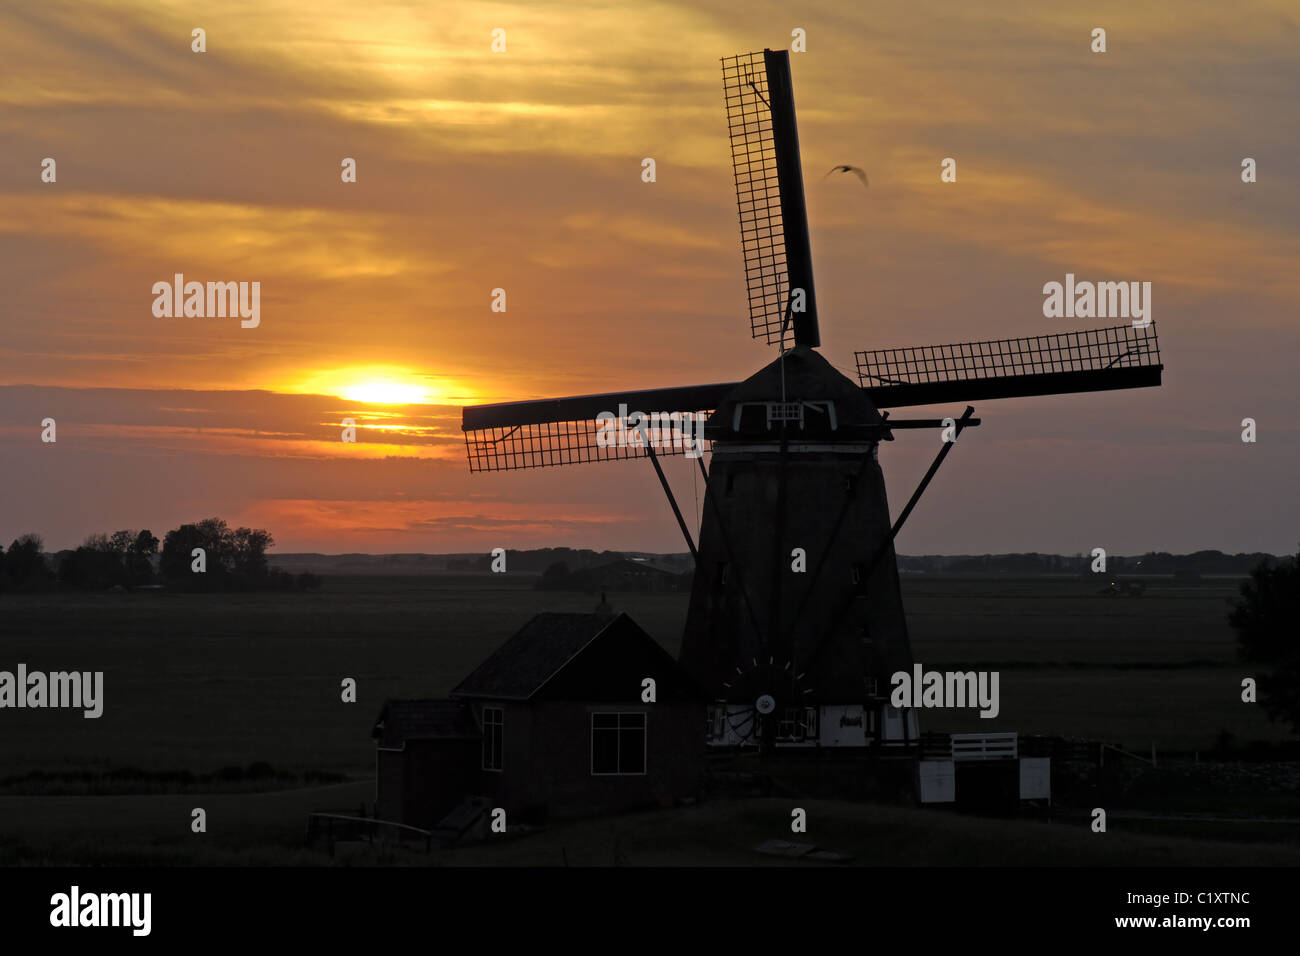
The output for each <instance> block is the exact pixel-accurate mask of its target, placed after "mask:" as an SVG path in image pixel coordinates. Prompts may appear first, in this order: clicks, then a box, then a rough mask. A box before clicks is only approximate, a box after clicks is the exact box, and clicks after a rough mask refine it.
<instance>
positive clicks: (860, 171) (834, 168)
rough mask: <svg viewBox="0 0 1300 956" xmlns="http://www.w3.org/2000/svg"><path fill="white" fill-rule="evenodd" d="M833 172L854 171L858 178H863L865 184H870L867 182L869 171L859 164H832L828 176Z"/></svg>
mask: <svg viewBox="0 0 1300 956" xmlns="http://www.w3.org/2000/svg"><path fill="white" fill-rule="evenodd" d="M831 173H852V174H853V175H854V176H857V177H858V179H860V180H862V185H863V186H868V185H869V184H868V183H867V171H866V170H865V169H862V168H860V167H858V166H832V167H831V170H830V172H828V173H827V174H826V176H829V175H830V174H831ZM826 176H823V177H822V179H823V180H824V179H825V178H826Z"/></svg>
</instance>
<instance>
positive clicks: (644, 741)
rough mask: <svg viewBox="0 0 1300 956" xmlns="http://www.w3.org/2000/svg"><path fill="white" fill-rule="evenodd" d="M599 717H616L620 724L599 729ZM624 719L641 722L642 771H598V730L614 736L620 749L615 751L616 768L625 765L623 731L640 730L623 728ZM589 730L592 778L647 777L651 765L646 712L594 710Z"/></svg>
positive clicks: (589, 761)
mask: <svg viewBox="0 0 1300 956" xmlns="http://www.w3.org/2000/svg"><path fill="white" fill-rule="evenodd" d="M597 717H616V718H618V723H617V724H616V725H615V726H614V727H599V728H598V727H597V726H596V718H597ZM624 717H636V718H639V719H640V721H641V726H640V728H639V729H640V731H641V769H640V770H615V771H613V772H610V771H598V770H597V769H596V731H597V730H600V731H602V732H604V733H613V734H614V739H615V741H616V742H617V745H618V749H616V750H615V751H614V753H615V757H614V762H615V765H616V766H619V767H621V766H622V765H623V760H622V757H623V750H622V747H623V739H622V735H623V731H624V730H633V729H638V728H632V727H627V728H625V727H624V726H623V718H624ZM588 728H589V736H588V738H587V739H588V746H589V748H590V757H589V759H588V761H587V764H588V766H589V767H590V769H591V776H593V777H644V776H645V775H646V773H647V772H648V769H649V763H650V717H649V715H648V714H647V713H646V712H645V711H643V710H593V711H591V712H590V714H589V720H588Z"/></svg>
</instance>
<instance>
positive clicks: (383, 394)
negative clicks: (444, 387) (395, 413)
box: [339, 380, 431, 405]
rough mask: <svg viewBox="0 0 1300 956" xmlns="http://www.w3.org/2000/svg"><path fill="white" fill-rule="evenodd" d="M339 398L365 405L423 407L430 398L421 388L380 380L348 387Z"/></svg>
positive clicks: (340, 393) (341, 392)
mask: <svg viewBox="0 0 1300 956" xmlns="http://www.w3.org/2000/svg"><path fill="white" fill-rule="evenodd" d="M339 397H341V398H346V399H347V400H348V401H350V402H364V403H365V404H367V405H423V404H428V403H429V402H430V398H431V397H430V395H429V393H428V391H427V390H426V389H425V388H424V387H423V386H420V385H409V384H406V383H403V382H391V381H382V380H380V381H368V382H359V383H357V384H356V385H349V386H348V387H347V388H344V389H342V390H341V391H340V392H339Z"/></svg>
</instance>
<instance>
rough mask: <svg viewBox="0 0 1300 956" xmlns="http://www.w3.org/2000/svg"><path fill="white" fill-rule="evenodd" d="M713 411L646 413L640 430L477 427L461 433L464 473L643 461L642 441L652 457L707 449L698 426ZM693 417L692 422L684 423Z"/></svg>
mask: <svg viewBox="0 0 1300 956" xmlns="http://www.w3.org/2000/svg"><path fill="white" fill-rule="evenodd" d="M711 414H713V410H712V409H709V410H707V411H706V410H701V411H696V412H658V413H650V414H649V417H648V420H647V421H646V423H645V428H644V430H641V429H638V428H637V427H636V423H635V422H629V421H628V420H627V419H624V420H622V422H621V425H622V427H621V428H620V420H619V419H617V418H613V419H609V420H606V421H603V422H602V421H598V420H594V419H588V420H585V421H571V422H541V423H537V424H529V425H512V426H506V427H494V428H481V429H474V430H470V431H467V432H465V450H466V453H467V454H468V457H469V470H470V471H471V472H476V471H518V470H520V469H525V468H549V467H553V466H557V465H574V464H581V463H583V462H589V461H621V460H623V459H627V458H646V457H648V456H649V454H650V452H649V450H647V447H646V441H647V439H648V440H649V442H650V448H653V450H654V453H655V454H656V455H658V456H661V457H662V456H664V455H685V454H692V455H693V456H694V457H699V455H700V454H704V453H706V452H708V451H709V450H710V448H711V447H712V446H711V443H710V442H708V441H707V440H706V439H704V437H703V425H704V422H705V421H706V420H707V419H708V417H709V416H710V415H711ZM692 416H693V422H691V423H688V422H687V419H688V418H691V417H692Z"/></svg>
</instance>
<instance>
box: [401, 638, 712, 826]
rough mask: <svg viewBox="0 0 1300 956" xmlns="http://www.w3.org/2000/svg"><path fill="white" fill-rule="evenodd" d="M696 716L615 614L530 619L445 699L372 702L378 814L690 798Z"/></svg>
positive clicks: (685, 695) (700, 709)
mask: <svg viewBox="0 0 1300 956" xmlns="http://www.w3.org/2000/svg"><path fill="white" fill-rule="evenodd" d="M385 715H387V716H385ZM705 725H706V717H705V699H704V693H703V692H702V691H701V690H700V689H699V687H698V686H696V685H695V683H694V682H693V681H692V680H691V678H690V677H689V676H688V675H687V673H686V672H685V671H684V670H683V669H682V668H681V666H680V665H679V664H678V663H677V661H676V660H675V659H674V658H673V657H672V656H671V655H669V654H668V652H667V651H665V650H664V649H663V648H662V647H660V646H659V644H658V643H656V642H655V640H654V638H652V637H651V636H650V635H649V634H647V633H646V632H645V631H644V630H642V629H641V628H640V627H639V626H638V625H637V624H636V623H635V622H634V621H633V620H632V619H631V618H630V617H628V616H627V615H626V614H619V615H609V614H553V613H548V614H539V615H537V616H536V617H534V618H533V619H532V620H530V621H529V622H528V623H527V624H526V625H525V626H524V627H523V628H522V629H521V630H520V631H518V632H517V633H516V634H515V635H514V636H513V637H511V638H510V639H509V640H508V641H506V643H505V644H503V645H502V646H501V647H500V648H498V649H497V651H496V652H495V653H493V654H492V655H491V656H489V657H488V658H487V660H485V661H484V662H483V663H482V664H480V665H479V666H478V668H477V669H475V670H474V671H473V673H471V674H470V675H469V676H468V677H466V678H465V679H464V680H463V681H461V682H460V684H459V685H457V687H456V688H455V689H454V690H453V691H452V693H451V699H450V700H442V701H390V702H389V703H388V704H387V705H385V709H384V713H383V714H381V716H380V721H379V722H378V723H377V724H376V729H375V736H376V739H377V741H378V742H379V766H378V771H377V772H378V785H379V786H378V789H379V793H378V801H377V808H378V809H377V812H378V814H379V816H380V817H381V818H383V819H394V820H397V821H398V822H401V823H409V824H411V825H414V826H429V825H430V824H429V823H428V822H427V821H428V819H429V817H430V816H431V815H432V814H434V813H441V814H442V815H445V813H446V812H447V810H448V809H450V808H452V807H454V806H456V805H458V804H460V803H461V802H462V801H463V800H464V799H466V798H468V797H485V798H487V799H488V800H489V801H491V804H492V806H494V807H502V808H504V809H505V810H506V812H507V815H508V818H509V819H511V820H517V821H520V822H540V821H542V820H545V819H547V818H548V817H565V816H583V815H590V814H595V813H601V812H612V811H619V810H626V809H633V808H636V807H643V806H652V805H665V804H668V803H671V802H673V801H675V800H678V799H681V798H683V797H689V796H693V795H694V794H695V792H696V790H697V788H698V786H699V783H700V779H701V777H702V775H703V771H704V755H705V748H704V732H705V729H706V726H705ZM467 735H468V736H467ZM385 754H400V755H401V757H400V759H397V758H394V757H389V758H386V757H385ZM435 808H436V809H435ZM444 808H445V809H444ZM390 814H392V815H390ZM439 819H441V817H439ZM416 820H425V821H426V822H425V823H417V822H415V821H416Z"/></svg>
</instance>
